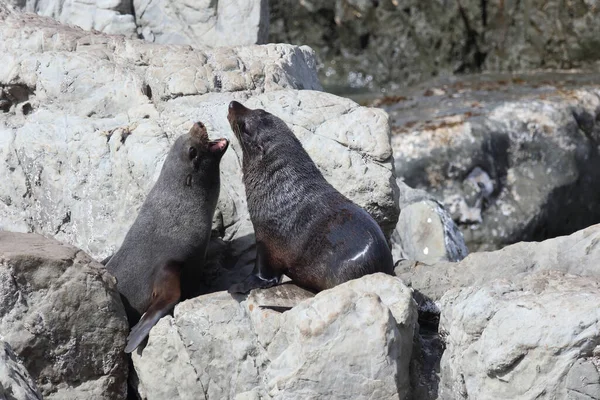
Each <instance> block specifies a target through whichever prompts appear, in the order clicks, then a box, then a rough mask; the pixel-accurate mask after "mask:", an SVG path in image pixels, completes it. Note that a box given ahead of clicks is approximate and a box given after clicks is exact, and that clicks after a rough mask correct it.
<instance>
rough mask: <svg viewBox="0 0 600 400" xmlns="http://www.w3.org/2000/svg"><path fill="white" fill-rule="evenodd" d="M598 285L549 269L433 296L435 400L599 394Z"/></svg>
mask: <svg viewBox="0 0 600 400" xmlns="http://www.w3.org/2000/svg"><path fill="white" fill-rule="evenodd" d="M599 302H600V283H599V282H598V281H596V280H590V279H589V278H583V277H577V276H573V275H566V274H563V273H562V272H557V271H541V272H534V273H528V274H523V275H521V276H520V277H518V278H516V279H512V280H510V281H509V280H504V279H499V280H495V281H493V282H489V283H486V284H484V285H481V286H473V287H469V288H465V289H455V290H451V291H450V292H448V293H446V295H444V296H443V297H442V299H441V300H440V305H441V309H442V314H441V318H440V332H441V335H442V337H444V338H445V344H446V350H445V352H444V355H443V356H442V360H441V382H440V392H439V398H440V399H452V400H454V399H500V398H504V399H524V400H525V399H600V345H599V343H600V330H599V329H598V327H599V326H600V309H598V304H599Z"/></svg>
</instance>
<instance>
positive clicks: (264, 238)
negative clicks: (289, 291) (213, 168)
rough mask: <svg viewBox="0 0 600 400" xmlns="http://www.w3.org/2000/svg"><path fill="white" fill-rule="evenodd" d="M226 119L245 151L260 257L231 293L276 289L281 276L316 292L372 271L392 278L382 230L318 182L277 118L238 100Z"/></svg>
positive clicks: (319, 177) (303, 153) (246, 178)
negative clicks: (245, 277) (268, 288)
mask: <svg viewBox="0 0 600 400" xmlns="http://www.w3.org/2000/svg"><path fill="white" fill-rule="evenodd" d="M228 119H229V123H230V125H231V128H232V129H233V131H234V133H235V135H236V137H237V139H238V141H239V142H240V144H241V148H242V153H243V172H244V185H245V187H246V196H247V200H248V211H249V213H250V219H251V220H252V224H253V225H254V231H255V233H256V253H257V254H256V262H255V267H254V271H253V273H252V275H250V276H249V277H248V278H247V279H246V280H245V281H243V282H241V283H239V284H236V285H233V286H232V287H231V288H230V289H229V292H231V293H246V292H248V291H250V290H251V289H253V288H266V287H270V286H273V285H276V284H278V283H279V282H280V280H281V276H282V274H285V275H287V276H289V277H290V278H291V279H292V281H293V282H294V283H296V284H297V285H299V286H302V287H304V288H307V289H310V290H313V291H320V290H324V289H328V288H331V287H334V286H336V285H339V284H340V283H343V282H346V281H349V280H351V279H355V278H359V277H361V276H364V275H367V274H371V273H375V272H385V273H388V274H392V273H393V262H392V255H391V253H390V249H389V246H388V244H387V242H386V240H385V237H384V235H383V232H382V231H381V228H380V227H379V225H378V224H377V223H376V222H375V220H373V218H372V217H371V216H370V215H369V214H368V213H367V212H366V211H365V210H363V209H362V208H360V207H359V206H357V205H356V204H354V203H353V202H352V201H350V200H349V199H348V198H346V197H345V196H344V195H342V194H341V193H340V192H338V191H337V190H336V189H335V188H334V187H333V186H331V185H330V184H329V183H328V182H327V181H326V180H325V178H323V175H321V172H320V171H319V170H318V168H317V167H316V165H315V164H314V162H313V161H312V160H311V158H310V157H309V155H308V154H307V153H306V151H305V150H304V148H303V147H302V145H301V144H300V142H299V141H298V139H297V138H296V136H294V134H293V133H292V131H291V130H290V129H289V128H288V127H287V125H286V124H285V123H284V122H283V121H282V120H281V119H279V118H277V117H275V116H274V115H271V114H269V113H268V112H266V111H264V110H259V109H257V110H251V109H248V108H246V107H244V106H243V105H241V104H240V103H238V102H235V101H233V102H231V104H229V114H228Z"/></svg>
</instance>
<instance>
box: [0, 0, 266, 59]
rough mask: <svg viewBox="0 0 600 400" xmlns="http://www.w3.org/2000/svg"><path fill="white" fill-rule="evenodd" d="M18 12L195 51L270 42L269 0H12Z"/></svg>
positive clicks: (10, 1) (86, 28)
mask: <svg viewBox="0 0 600 400" xmlns="http://www.w3.org/2000/svg"><path fill="white" fill-rule="evenodd" d="M8 3H9V4H11V5H12V6H13V7H14V8H15V9H16V10H20V11H24V12H30V13H37V14H39V15H43V16H45V17H51V18H54V19H55V20H57V21H59V22H61V23H63V24H69V25H76V26H78V27H80V28H83V29H85V30H87V31H90V30H94V31H99V32H103V33H107V34H118V35H124V36H125V37H128V38H134V37H138V36H139V37H141V38H143V39H145V40H147V41H149V42H155V43H162V44H185V45H192V46H194V47H209V48H210V47H221V46H242V45H251V44H263V43H267V38H268V33H269V4H268V1H267V0H246V1H242V2H229V1H220V2H219V1H200V2H184V1H178V0H176V1H163V0H156V1H147V0H134V1H131V0H111V1H99V0H88V1H80V0H78V1H66V0H42V1H39V0H35V1H34V0H8Z"/></svg>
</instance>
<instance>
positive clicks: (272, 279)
mask: <svg viewBox="0 0 600 400" xmlns="http://www.w3.org/2000/svg"><path fill="white" fill-rule="evenodd" d="M265 255H266V251H265V247H264V244H263V243H262V242H257V243H256V262H255V263H254V270H253V271H252V274H250V276H248V277H247V278H246V279H244V280H243V281H242V282H240V283H236V284H235V285H232V286H231V287H230V288H229V290H228V292H229V293H248V292H249V291H251V290H252V289H266V288H270V287H271V286H275V285H278V284H279V283H280V281H281V274H278V273H276V272H275V271H273V269H272V268H271V267H270V266H269V265H268V263H267V262H266V257H265Z"/></svg>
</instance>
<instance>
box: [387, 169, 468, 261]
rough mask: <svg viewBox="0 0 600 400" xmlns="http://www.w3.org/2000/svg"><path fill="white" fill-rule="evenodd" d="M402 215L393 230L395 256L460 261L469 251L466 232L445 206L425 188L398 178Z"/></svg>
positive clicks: (419, 259) (399, 257)
mask: <svg viewBox="0 0 600 400" xmlns="http://www.w3.org/2000/svg"><path fill="white" fill-rule="evenodd" d="M396 183H397V184H398V187H399V190H400V196H399V207H400V217H399V218H398V225H396V228H395V229H394V232H393V233H392V237H391V242H392V255H393V256H394V260H402V259H408V260H415V261H419V262H422V263H425V264H434V263H436V262H438V261H460V260H462V259H463V258H465V257H466V256H467V254H468V250H467V247H466V245H465V240H464V238H463V236H462V233H461V232H460V231H459V229H458V227H457V226H456V224H455V223H454V221H453V220H452V218H451V216H450V214H449V213H448V212H447V211H446V210H445V209H444V206H443V205H442V204H441V203H440V202H439V201H437V200H436V199H435V198H434V197H433V196H431V195H429V194H428V193H427V192H425V191H423V190H417V189H412V188H411V187H409V186H408V185H406V184H405V183H404V182H402V181H400V180H397V182H396Z"/></svg>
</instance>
